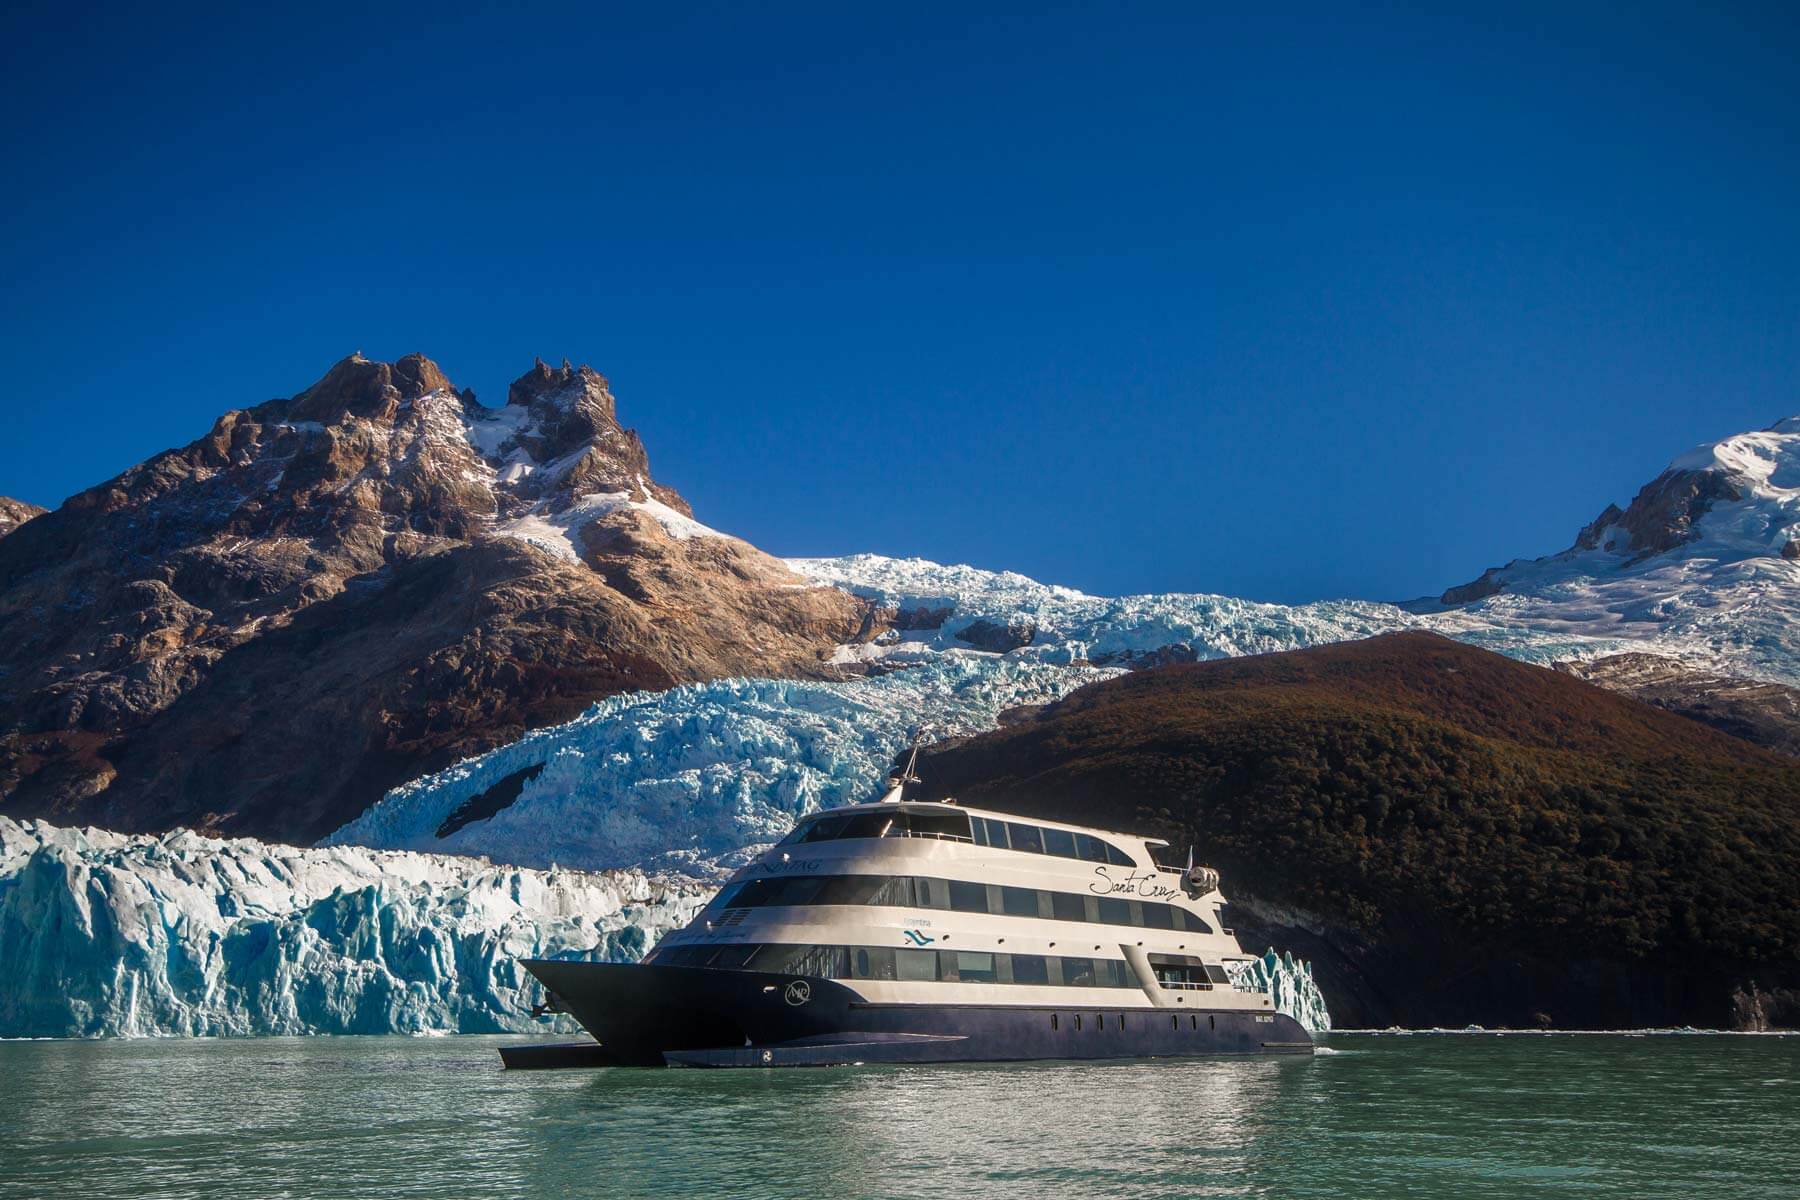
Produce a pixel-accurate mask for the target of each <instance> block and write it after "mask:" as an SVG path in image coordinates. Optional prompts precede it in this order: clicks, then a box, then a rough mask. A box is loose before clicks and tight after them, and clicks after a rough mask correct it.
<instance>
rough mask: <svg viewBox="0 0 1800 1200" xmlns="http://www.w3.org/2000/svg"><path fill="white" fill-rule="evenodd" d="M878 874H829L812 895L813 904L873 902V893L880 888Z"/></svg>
mask: <svg viewBox="0 0 1800 1200" xmlns="http://www.w3.org/2000/svg"><path fill="white" fill-rule="evenodd" d="M881 884H882V877H881V876H880V875H831V876H827V877H826V879H825V880H824V882H823V884H822V886H821V887H820V888H819V892H818V895H816V896H814V897H813V903H814V904H875V903H878V901H876V899H875V894H876V893H877V892H878V891H879V890H880V889H881Z"/></svg>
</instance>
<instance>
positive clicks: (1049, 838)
mask: <svg viewBox="0 0 1800 1200" xmlns="http://www.w3.org/2000/svg"><path fill="white" fill-rule="evenodd" d="M879 837H930V838H947V839H949V840H950V841H955V842H974V843H975V844H976V845H978V846H993V847H995V848H997V849H1000V850H1018V851H1022V852H1023V853H1026V854H1049V855H1052V856H1054V857H1056V858H1076V859H1081V860H1082V861H1084V862H1095V863H1111V864H1112V865H1113V866H1115V867H1135V866H1136V865H1137V863H1136V861H1134V860H1133V859H1132V857H1131V856H1130V855H1129V854H1127V853H1125V852H1124V851H1123V850H1121V849H1119V848H1118V847H1117V846H1115V845H1113V844H1112V843H1111V842H1108V841H1104V840H1102V839H1100V838H1097V837H1095V836H1094V835H1093V834H1090V833H1074V832H1072V831H1070V830H1067V829H1049V828H1046V827H1044V826H1042V825H1027V824H1025V823H1024V822H1022V821H997V820H995V819H994V818H992V817H972V816H970V815H969V814H968V813H964V812H957V811H955V810H954V809H950V810H946V811H943V812H918V811H912V810H906V809H901V810H898V811H895V812H863V813H826V814H824V815H823V816H818V817H814V818H813V819H812V820H810V821H808V822H806V823H805V824H803V825H800V826H797V827H796V828H795V829H794V831H793V832H792V833H790V834H788V835H787V837H785V838H783V839H782V843H781V844H782V845H784V846H786V845H792V844H795V843H798V842H831V841H837V840H839V839H841V838H879Z"/></svg>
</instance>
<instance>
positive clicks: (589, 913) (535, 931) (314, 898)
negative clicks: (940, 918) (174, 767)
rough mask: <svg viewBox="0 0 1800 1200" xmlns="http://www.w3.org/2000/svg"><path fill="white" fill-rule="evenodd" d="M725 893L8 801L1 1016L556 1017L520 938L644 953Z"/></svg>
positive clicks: (116, 1024)
mask: <svg viewBox="0 0 1800 1200" xmlns="http://www.w3.org/2000/svg"><path fill="white" fill-rule="evenodd" d="M706 895H707V892H706V891H705V890H703V889H697V888H691V887H687V886H683V885H679V884H676V885H670V884H667V883H660V882H657V881H653V880H651V879H648V878H646V877H645V876H644V875H643V874H642V873H639V872H609V873H605V874H589V873H584V872H578V871H564V870H558V871H550V872H545V871H532V870H520V869H517V868H510V867H497V866H494V865H492V864H491V863H488V862H486V861H483V860H481V859H474V858H461V857H452V856H441V855H440V856H434V855H421V854H406V853H391V852H380V851H371V850H363V849H353V848H333V849H312V850H307V849H297V848H294V847H291V846H277V845H268V844H264V843H262V842H256V841H250V840H234V841H215V840H213V839H210V838H203V837H199V836H197V835H195V834H193V833H190V832H188V831H186V830H176V831H175V832H173V833H169V834H166V835H163V836H161V837H145V836H127V835H123V834H115V833H106V832H102V831H99V830H88V829H61V828H56V827H53V826H50V825H46V824H43V823H41V822H36V821H25V822H18V821H14V820H11V819H9V818H6V817H0V964H3V970H4V979H3V980H0V1036H3V1037H81V1036H95V1035H107V1034H122V1035H142V1036H166V1035H207V1034H213V1035H226V1034H230V1035H236V1034H252V1033H255V1034H303V1033H429V1032H461V1033H485V1032H502V1031H509V1030H527V1029H531V1030H541V1029H544V1028H546V1025H545V1024H544V1023H543V1022H540V1021H537V1020H534V1019H533V1018H532V1017H531V1016H530V1015H529V1012H528V1011H527V1010H528V1008H529V1006H530V1004H531V1002H532V1001H533V1000H536V999H538V998H540V997H539V992H538V989H537V987H536V985H535V984H534V983H533V982H532V981H531V979H530V977H529V976H528V975H527V974H526V973H525V971H524V969H523V968H522V967H520V966H519V965H518V962H517V960H518V959H519V958H521V957H532V956H549V955H563V956H585V955H591V956H593V957H597V958H603V959H607V960H612V961H630V960H635V959H637V958H640V957H642V955H643V953H644V951H645V950H646V949H648V948H649V947H650V946H651V945H653V944H654V943H655V941H656V940H657V938H658V937H660V936H661V934H662V933H663V932H664V931H666V930H668V929H670V928H672V927H676V926H679V925H682V924H685V923H686V922H687V921H688V920H689V919H690V918H691V917H692V915H693V914H694V913H695V912H696V911H698V910H699V908H700V907H701V905H702V903H703V902H704V900H705V898H706ZM565 1027H566V1028H569V1029H573V1028H575V1027H574V1026H573V1025H567V1026H565Z"/></svg>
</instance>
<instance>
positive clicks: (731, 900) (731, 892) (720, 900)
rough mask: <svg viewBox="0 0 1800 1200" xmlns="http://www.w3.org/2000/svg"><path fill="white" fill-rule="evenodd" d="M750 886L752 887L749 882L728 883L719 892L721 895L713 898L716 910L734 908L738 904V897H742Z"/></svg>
mask: <svg viewBox="0 0 1800 1200" xmlns="http://www.w3.org/2000/svg"><path fill="white" fill-rule="evenodd" d="M749 886H750V885H749V883H747V882H746V883H728V884H726V885H725V887H724V888H723V889H722V890H721V891H720V892H719V894H718V895H717V896H714V897H713V907H714V908H731V907H733V906H734V905H735V903H736V900H737V897H739V896H741V895H742V894H743V892H744V889H745V888H747V887H749Z"/></svg>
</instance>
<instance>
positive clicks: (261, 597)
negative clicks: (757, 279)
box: [0, 354, 873, 836]
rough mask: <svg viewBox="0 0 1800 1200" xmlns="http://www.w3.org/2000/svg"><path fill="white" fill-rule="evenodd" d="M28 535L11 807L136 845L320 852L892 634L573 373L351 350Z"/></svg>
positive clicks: (602, 385)
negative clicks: (563, 739)
mask: <svg viewBox="0 0 1800 1200" xmlns="http://www.w3.org/2000/svg"><path fill="white" fill-rule="evenodd" d="M7 529H12V530H15V532H13V533H11V534H10V535H9V536H5V537H3V538H0V678H4V679H5V680H6V681H7V688H6V689H4V691H3V692H0V802H6V803H8V804H9V805H10V806H12V808H13V811H28V812H31V813H34V814H39V815H50V814H52V813H56V814H60V815H63V816H75V817H77V818H78V819H81V820H98V821H101V822H103V823H108V824H114V825H124V826H127V827H131V828H158V827H165V825H166V823H172V822H173V820H175V819H179V820H184V821H189V822H194V823H197V824H200V825H203V826H206V827H209V828H230V829H237V830H247V831H255V832H263V833H274V834H277V835H280V836H298V835H300V834H306V835H308V836H317V834H318V833H319V832H323V831H324V829H326V828H330V827H332V826H334V825H335V824H340V823H342V821H343V820H344V819H346V817H347V815H354V812H353V810H356V809H358V808H359V806H360V805H362V804H366V803H367V802H368V801H370V800H372V799H373V798H374V797H375V796H376V795H378V794H379V793H380V791H381V790H384V789H385V788H386V787H389V786H392V785H393V784H396V783H399V782H402V781H403V780H404V778H406V777H407V776H409V775H410V774H415V773H417V772H418V771H419V770H422V769H428V768H430V767H434V766H437V765H442V764H443V762H444V761H445V756H447V755H454V754H460V753H466V752H467V751H469V750H470V749H472V748H476V747H484V746H486V745H491V744H493V743H494V742H495V741H497V740H509V739H510V738H512V737H516V736H518V735H519V734H520V733H522V732H523V731H524V729H526V728H529V727H530V726H531V725H534V724H539V723H543V722H546V721H554V720H560V719H562V718H564V717H567V716H569V715H572V713H573V711H576V710H578V709H579V708H580V707H583V706H585V705H586V704H587V703H589V702H591V701H593V700H595V699H599V698H601V697H602V696H605V695H609V694H611V693H613V692H616V691H620V690H629V689H634V688H646V687H648V688H656V687H666V686H670V685H672V684H674V683H677V682H683V681H690V680H701V679H709V678H715V677H719V676H723V675H735V674H756V675H806V674H835V673H836V671H835V668H831V667H829V666H828V665H827V663H826V660H827V659H828V658H829V657H830V656H831V655H832V654H833V652H834V651H835V649H836V647H837V646H839V645H840V644H842V643H844V642H847V641H850V640H853V639H855V638H857V637H858V636H861V634H860V633H859V631H866V632H868V636H873V632H872V630H873V626H871V625H869V622H868V621H867V620H866V618H867V616H868V613H867V610H868V607H869V606H868V605H867V604H866V603H864V602H862V601H858V600H856V599H854V598H853V597H851V596H849V595H847V594H845V593H843V592H840V591H836V590H835V589H831V588H816V587H807V586H805V585H804V582H803V581H801V580H800V579H799V578H798V577H797V576H795V575H794V574H793V573H792V572H791V571H789V570H788V569H787V568H786V567H785V566H783V565H782V564H781V563H780V562H779V561H778V560H776V559H774V558H771V557H770V556H768V555H765V554H763V553H762V552H761V551H758V550H757V549H755V548H754V547H752V546H750V545H748V544H747V543H744V542H742V541H739V540H738V539H736V538H730V537H727V536H725V535H723V534H720V533H718V532H717V531H715V530H712V529H709V528H707V527H706V526H704V525H702V524H700V523H699V522H698V521H695V520H694V519H693V512H692V509H691V508H689V506H688V504H687V502H686V501H685V500H683V499H682V498H681V496H680V495H679V494H677V493H676V492H675V491H674V490H673V489H671V488H668V487H666V486H663V485H661V484H658V483H657V482H655V480H654V479H653V478H652V476H651V474H650V465H649V461H648V457H647V455H646V454H645V451H644V446H643V443H642V442H641V441H640V440H639V438H638V436H637V435H636V434H635V433H633V432H632V431H630V430H628V429H625V428H623V427H621V426H620V424H619V422H618V417H617V408H616V404H615V402H614V400H613V396H612V393H611V390H610V389H609V388H608V386H607V383H606V380H605V378H604V377H602V376H601V375H600V374H599V372H597V371H594V370H593V369H591V368H589V367H585V366H584V367H574V366H571V365H569V364H568V363H567V362H565V363H564V364H563V365H562V366H561V367H556V368H553V367H550V366H547V365H546V364H545V363H543V362H542V361H539V362H537V363H536V364H534V366H533V367H532V369H531V370H530V371H528V372H526V373H525V375H523V376H522V377H521V378H520V379H519V380H517V381H516V382H515V383H514V384H513V385H512V387H511V388H510V389H509V390H508V403H507V404H505V405H504V406H502V407H500V408H485V407H483V406H482V405H480V404H478V403H476V402H475V399H474V396H473V394H472V393H467V392H459V391H457V390H456V388H455V387H454V385H453V384H452V383H451V381H450V380H449V378H448V377H447V376H446V375H445V374H444V372H443V370H442V369H441V368H440V367H439V366H438V365H437V364H436V363H434V362H432V361H431V360H430V359H428V358H426V357H425V356H423V355H419V354H412V355H407V356H406V357H404V358H401V359H398V360H396V361H394V362H376V361H371V360H370V359H368V358H365V357H364V356H363V355H361V354H353V355H351V356H349V357H348V358H345V359H342V360H341V361H339V362H337V363H336V364H334V365H333V366H332V367H331V369H330V370H328V371H327V372H326V373H325V375H324V377H323V378H321V379H320V380H319V381H318V382H316V383H314V384H313V385H312V386H311V387H308V388H306V389H305V390H304V391H301V392H300V393H298V394H297V395H295V396H294V397H292V398H291V399H286V400H272V401H269V402H267V403H263V404H258V405H255V406H254V407H250V408H245V409H234V410H232V411H230V412H227V413H225V414H224V415H223V416H221V417H220V418H219V419H218V420H217V421H216V422H215V423H214V425H213V428H212V429H211V430H210V431H209V432H208V433H207V434H206V435H205V436H203V437H201V438H200V439H198V440H196V441H194V442H192V443H190V444H189V445H187V446H185V447H182V448H180V449H175V450H169V451H166V452H164V453H162V454H159V455H156V456H155V457H153V458H151V459H148V460H146V461H145V462H143V463H140V464H138V465H137V466H135V467H132V468H130V469H129V470H127V471H125V472H124V473H123V474H121V475H119V476H117V477H116V478H114V479H112V480H109V481H108V482H106V483H103V484H100V485H99V486H97V487H94V488H90V489H89V490H88V491H86V492H83V493H81V494H80V495H77V496H75V497H72V498H71V499H70V500H69V501H68V502H67V503H66V504H64V505H63V506H62V508H60V509H58V510H57V511H56V512H53V513H50V514H48V515H45V516H41V517H33V519H31V520H29V521H27V522H25V523H24V524H23V525H19V524H17V523H9V524H5V525H0V532H4V531H5V530H7ZM290 735H291V736H290ZM290 743H291V744H290ZM297 762H303V763H304V764H305V765H304V766H303V767H297V766H295V765H294V764H295V763H297ZM21 806H22V807H21ZM290 810H291V811H290ZM233 814H236V815H233ZM251 814H254V815H251ZM165 817H167V818H168V821H167V822H165ZM327 821H329V822H330V824H325V822H327Z"/></svg>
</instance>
